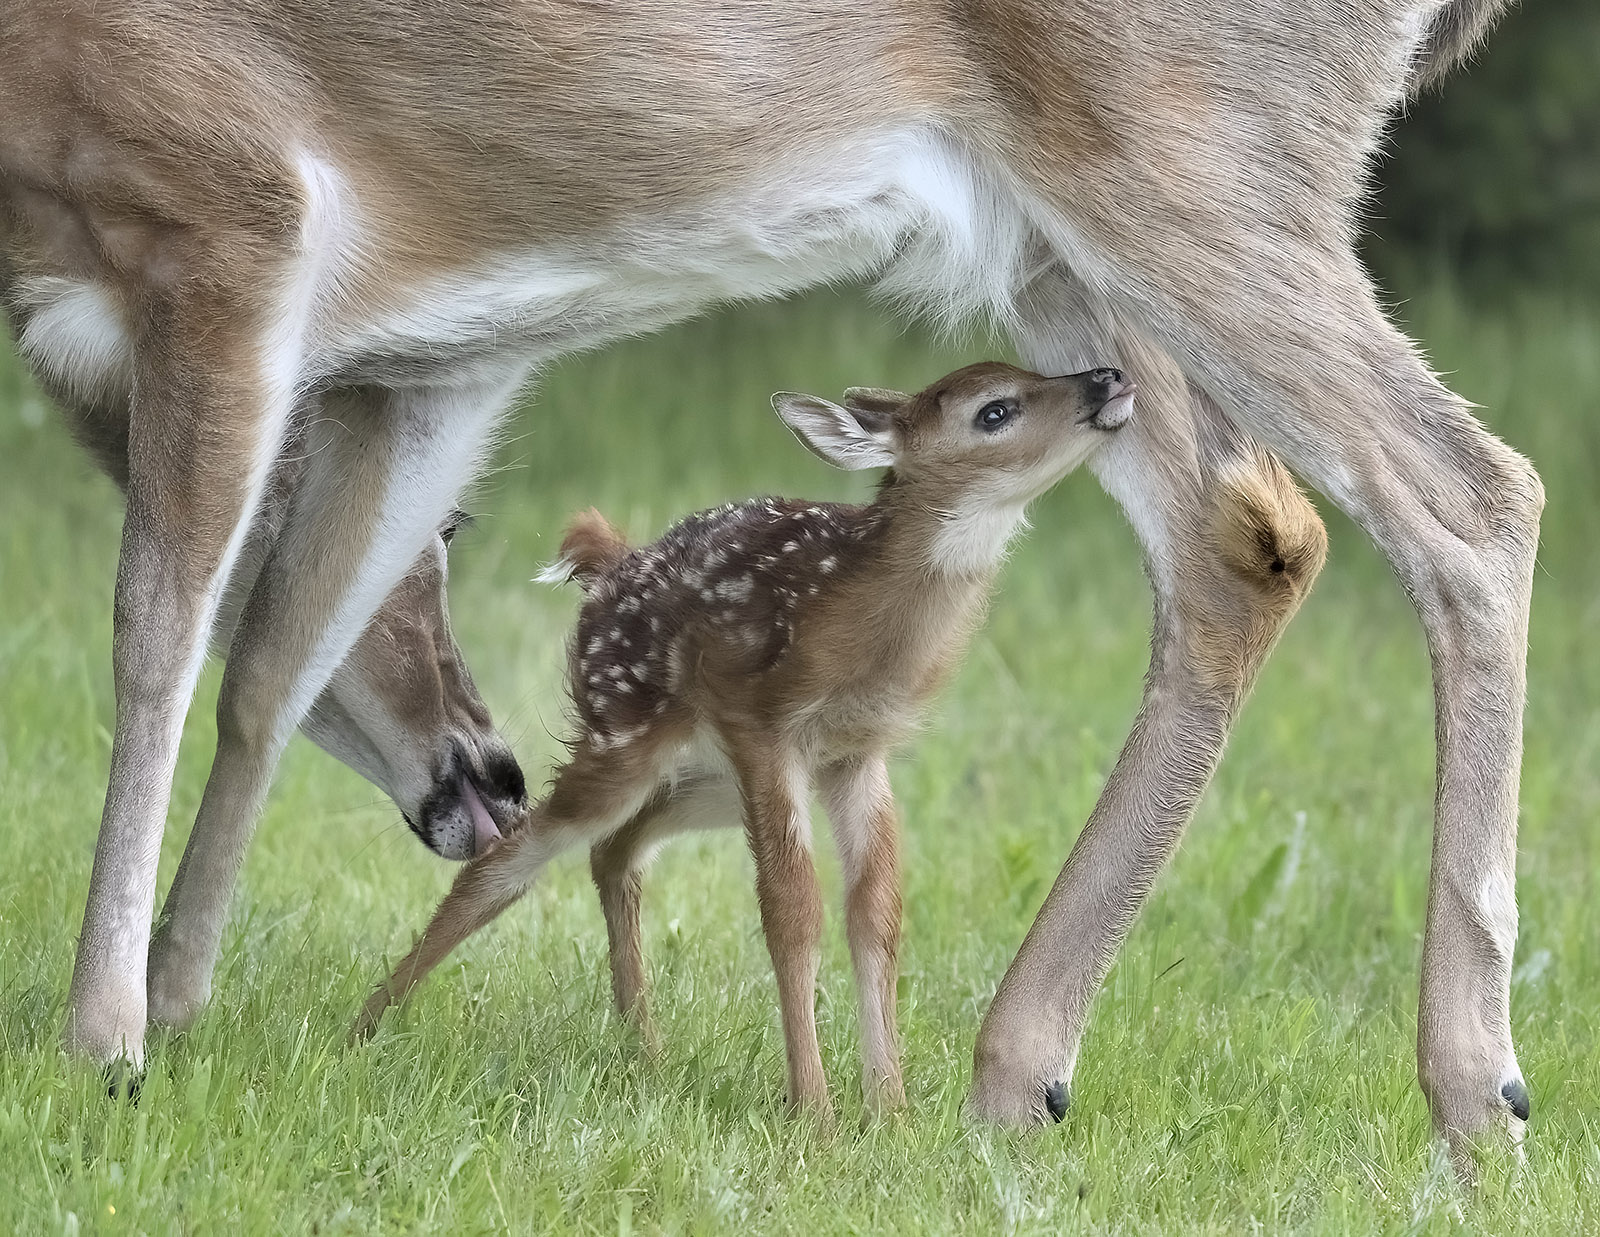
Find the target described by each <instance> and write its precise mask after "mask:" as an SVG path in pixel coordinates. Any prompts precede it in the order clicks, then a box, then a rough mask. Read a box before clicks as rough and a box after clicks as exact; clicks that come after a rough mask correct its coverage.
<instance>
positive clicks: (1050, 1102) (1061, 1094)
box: [1044, 1078, 1526, 1122]
mask: <svg viewBox="0 0 1600 1237" xmlns="http://www.w3.org/2000/svg"><path fill="white" fill-rule="evenodd" d="M1071 1103H1072V1092H1071V1091H1069V1090H1068V1089H1067V1084H1066V1083H1064V1082H1062V1081H1061V1080H1060V1079H1059V1078H1058V1079H1056V1081H1055V1082H1052V1083H1051V1084H1050V1085H1049V1086H1047V1087H1046V1088H1045V1089H1044V1106H1045V1108H1047V1109H1048V1110H1049V1112H1050V1116H1051V1118H1052V1119H1053V1120H1055V1121H1057V1122H1060V1121H1062V1120H1064V1119H1065V1118H1066V1115H1067V1105H1069V1104H1071ZM1524 1103H1526V1101H1524Z"/></svg>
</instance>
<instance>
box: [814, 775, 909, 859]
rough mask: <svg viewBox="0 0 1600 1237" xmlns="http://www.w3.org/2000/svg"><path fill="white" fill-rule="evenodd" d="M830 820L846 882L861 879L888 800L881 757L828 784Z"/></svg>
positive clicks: (888, 794) (885, 776)
mask: <svg viewBox="0 0 1600 1237" xmlns="http://www.w3.org/2000/svg"><path fill="white" fill-rule="evenodd" d="M825 789H826V791H827V794H826V798H825V805H826V807H827V809H828V821H829V823H830V824H831V825H832V826H833V838H834V843H835V844H836V845H837V847H838V849H839V867H840V870H841V871H842V872H843V874H844V879H845V884H846V885H847V886H849V885H854V884H855V883H856V881H858V880H859V879H860V878H861V870H862V866H863V864H864V862H865V860H866V855H867V847H868V844H869V843H870V842H871V841H872V834H871V826H872V821H873V817H874V815H875V814H876V813H877V811H878V810H879V808H880V807H882V806H883V805H885V804H887V803H889V802H890V801H891V799H892V797H893V791H891V790H890V788H889V773H888V770H887V769H886V768H885V767H884V764H883V761H882V760H869V761H866V762H864V763H862V764H860V765H858V766H857V767H856V768H855V769H854V770H852V771H851V773H850V774H849V775H848V776H846V777H836V778H833V779H830V782H829V783H826V784H825Z"/></svg>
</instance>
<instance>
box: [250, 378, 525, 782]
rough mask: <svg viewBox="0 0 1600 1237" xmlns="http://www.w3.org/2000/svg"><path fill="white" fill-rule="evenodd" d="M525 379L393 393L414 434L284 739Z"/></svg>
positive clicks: (289, 714)
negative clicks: (515, 390)
mask: <svg viewBox="0 0 1600 1237" xmlns="http://www.w3.org/2000/svg"><path fill="white" fill-rule="evenodd" d="M521 378H522V375H521V374H520V373H517V374H515V375H514V376H513V377H511V378H509V379H506V380H503V381H502V382H500V383H498V384H485V385H482V386H463V387H460V388H454V387H452V388H442V389H439V388H435V389H431V390H430V389H419V390H413V391H399V392H395V393H393V394H392V396H391V407H390V408H388V409H386V412H385V415H386V417H387V419H388V421H389V423H390V424H391V425H392V426H393V427H396V428H399V427H402V426H403V427H407V428H408V429H409V431H410V432H400V433H396V435H395V437H396V442H395V451H396V457H395V460H394V462H393V466H392V469H391V471H390V473H389V478H388V485H387V487H386V489H385V493H384V500H383V506H382V508H381V510H380V512H379V515H378V518H377V521H376V522H375V525H374V527H373V529H372V533H371V541H370V545H369V548H368V550H367V554H366V556H365V558H364V559H363V560H362V562H361V565H360V567H359V568H358V569H357V570H356V572H355V574H354V575H353V577H352V578H351V579H350V581H349V584H348V589H347V591H346V593H345V595H344V597H343V598H342V599H341V601H340V604H339V609H338V611H337V613H336V615H335V617H334V618H333V620H332V621H331V622H330V623H329V624H328V626H327V628H326V629H325V630H324V632H323V633H322V636H321V638H320V640H319V641H318V643H317V645H316V647H315V649H314V650H313V651H312V654H311V656H310V657H309V658H308V659H307V661H306V664H305V667H304V670H303V671H302V673H301V676H300V678H299V680H297V682H296V684H295V687H294V690H293V692H292V693H291V697H290V699H289V701H288V707H287V708H286V709H285V711H284V714H283V716H282V717H281V718H280V719H279V721H278V729H279V732H280V733H279V740H280V742H287V740H288V736H289V732H290V731H292V730H293V728H294V727H295V726H296V725H297V724H298V723H299V720H300V718H301V717H302V716H303V715H304V714H305V712H306V710H307V709H309V708H310V707H311V704H312V702H313V701H314V700H315V699H316V697H317V694H318V693H319V692H321V690H322V689H323V687H324V686H326V684H327V681H328V679H329V677H330V676H331V675H332V674H333V671H334V669H335V668H336V667H337V666H338V665H339V663H340V662H342V661H343V660H344V659H345V657H346V655H348V653H349V651H350V648H351V646H352V645H353V644H354V643H355V641H356V639H357V638H358V637H359V636H360V634H361V631H362V629H363V628H364V627H365V626H366V624H367V621H368V620H369V619H370V618H371V617H372V615H373V613H374V612H375V611H376V610H377V608H378V606H379V605H381V604H382V602H383V599H384V598H385V597H386V596H388V594H389V592H390V590H391V589H393V588H394V586H395V585H396V584H397V583H399V581H400V580H401V579H403V578H404V577H405V574H406V572H407V571H408V570H409V569H410V567H411V565H412V563H414V562H415V561H416V557H417V555H418V554H419V553H421V552H422V549H423V547H424V546H425V545H426V544H427V541H428V538H429V537H430V536H432V535H433V532H434V530H435V529H437V528H438V526H439V522H440V521H441V520H442V519H443V518H444V516H445V514H446V513H447V512H448V511H449V510H450V506H451V504H452V503H454V502H455V500H456V497H457V495H459V494H460V493H461V491H462V490H463V489H465V488H466V486H467V484H468V483H469V482H470V481H471V480H472V478H473V476H474V474H475V473H476V472H477V470H478V469H479V467H480V466H481V465H482V463H483V457H484V455H485V453H486V452H487V450H488V447H489V444H490V441H491V439H492V436H493V430H494V426H495V423H496V421H497V420H498V418H499V416H500V413H501V412H502V411H503V410H504V408H505V406H506V404H507V402H508V401H509V399H510V396H511V392H512V391H513V390H514V389H515V388H516V386H517V385H518V384H519V383H520V381H521ZM309 483H310V480H309V479H308V484H309ZM333 483H334V484H337V483H338V479H337V478H336V479H333ZM419 772H421V771H419ZM423 776H426V773H423ZM402 801H405V800H404V799H403V798H402Z"/></svg>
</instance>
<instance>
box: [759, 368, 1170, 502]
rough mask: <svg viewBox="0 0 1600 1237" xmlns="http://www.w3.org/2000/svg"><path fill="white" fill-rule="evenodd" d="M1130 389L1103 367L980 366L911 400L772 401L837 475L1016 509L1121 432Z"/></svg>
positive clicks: (856, 390)
mask: <svg viewBox="0 0 1600 1237" xmlns="http://www.w3.org/2000/svg"><path fill="white" fill-rule="evenodd" d="M1137 390H1138V387H1137V386H1136V385H1135V384H1134V383H1133V382H1132V381H1131V380H1130V379H1129V378H1128V377H1127V376H1126V375H1125V374H1124V373H1123V372H1122V371H1121V370H1119V369H1112V368H1109V367H1103V368H1099V369H1091V370H1085V371H1083V372H1082V373H1077V374H1065V375H1062V376H1060V377H1055V378H1047V377H1045V376H1043V375H1041V374H1036V373H1031V372H1029V371H1027V370H1023V369H1018V368H1017V367H1016V366H1014V365H1006V364H1004V363H1002V362H998V361H985V362H980V363H978V364H976V365H969V366H967V367H966V368H964V369H958V370H956V371H955V372H954V373H951V374H947V375H945V377H943V378H941V379H939V380H938V381H937V382H935V383H932V384H930V385H929V386H927V387H925V388H924V389H923V390H921V391H919V392H917V393H916V394H915V395H907V394H904V393H902V392H899V391H891V390H885V389H881V388H877V387H852V388H851V389H850V390H848V391H846V392H845V396H844V401H843V403H841V404H835V403H833V402H832V401H830V400H825V399H821V398H819V397H818V396H815V395H798V394H793V393H790V392H780V393H779V394H777V395H775V396H773V401H772V402H773V407H774V409H775V410H776V411H777V413H778V415H779V416H780V417H781V418H782V419H783V422H784V424H786V425H787V426H788V427H789V428H790V429H791V430H793V431H794V433H795V435H796V436H797V437H798V438H799V439H800V441H801V442H803V443H804V444H805V445H806V446H807V447H808V448H809V449H810V450H811V451H812V452H813V453H815V454H816V455H818V456H820V457H821V458H822V459H824V460H826V461H827V462H828V463H830V464H833V465H834V466H835V467H838V468H845V469H862V468H893V469H894V470H895V473H896V475H897V476H898V477H900V478H902V479H904V480H906V481H910V482H914V483H923V484H931V485H933V486H935V487H937V488H938V489H940V490H945V491H956V492H958V494H959V496H961V497H963V498H966V497H977V498H979V499H988V500H991V501H992V502H993V503H995V504H996V505H1014V504H1018V503H1026V502H1028V501H1029V500H1031V499H1033V498H1036V497H1038V495H1040V494H1042V493H1044V491H1045V490H1047V489H1049V488H1050V487H1051V486H1053V485H1054V484H1055V483H1056V482H1057V481H1059V480H1061V478H1062V477H1064V476H1066V475H1067V474H1068V473H1069V472H1071V471H1072V470H1073V469H1074V468H1076V467H1077V466H1078V465H1079V464H1081V463H1083V462H1084V461H1085V460H1086V459H1088V458H1089V456H1090V455H1092V454H1093V453H1094V451H1095V450H1096V448H1098V447H1099V446H1101V445H1102V444H1104V443H1105V442H1106V441H1107V440H1108V439H1109V437H1110V435H1111V434H1113V433H1115V432H1116V431H1117V430H1119V429H1121V428H1122V427H1123V426H1124V425H1126V424H1127V423H1128V421H1129V419H1130V418H1131V417H1132V415H1133V410H1134V396H1135V394H1136V392H1137Z"/></svg>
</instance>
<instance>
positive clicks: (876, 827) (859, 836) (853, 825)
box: [818, 756, 906, 1112]
mask: <svg viewBox="0 0 1600 1237" xmlns="http://www.w3.org/2000/svg"><path fill="white" fill-rule="evenodd" d="M818 788H819V789H820V790H821V792H822V801H823V804H824V805H825V806H826V807H827V809H828V819H829V821H830V822H831V823H832V825H833V834H834V838H835V840H836V842H837V843H838V847H839V862H840V865H841V866H842V867H843V869H844V879H845V933H846V935H847V936H848V937H849V940H850V960H851V963H852V964H853V965H854V967H855V973H856V999H857V1003H858V1004H859V1006H860V1010H861V1014H860V1016H861V1089H862V1092H863V1094H864V1095H865V1097H866V1103H867V1108H868V1109H869V1110H870V1111H874V1112H884V1111H887V1110H890V1109H894V1108H902V1107H904V1106H905V1102H906V1092H905V1085H904V1083H903V1082H902V1081H901V1078H900V1041H899V1032H898V1031H897V1029H896V1026H895V1008H894V1004H895V979H896V977H897V975H896V962H897V960H898V958H899V954H900V860H899V850H900V837H899V833H900V830H899V822H898V821H897V820H896V819H895V811H894V795H893V793H892V792H891V791H890V789H889V771H888V769H887V768H886V767H885V766H884V761H883V757H881V756H871V757H866V758H863V759H860V760H852V761H847V762H845V763H843V764H838V765H833V766H831V767H830V768H828V769H826V770H824V771H823V773H822V774H821V776H820V777H819V778H818Z"/></svg>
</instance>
